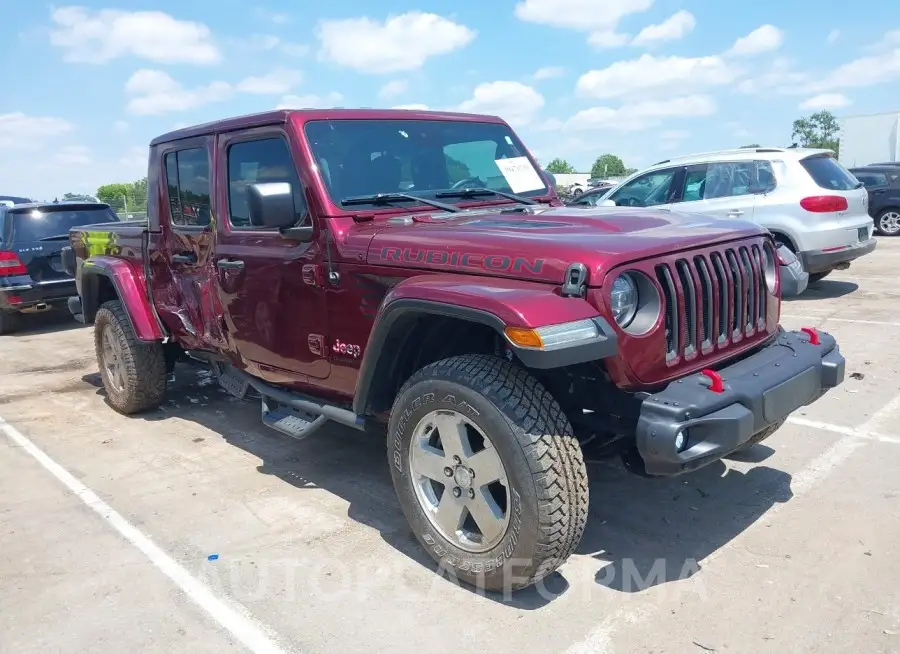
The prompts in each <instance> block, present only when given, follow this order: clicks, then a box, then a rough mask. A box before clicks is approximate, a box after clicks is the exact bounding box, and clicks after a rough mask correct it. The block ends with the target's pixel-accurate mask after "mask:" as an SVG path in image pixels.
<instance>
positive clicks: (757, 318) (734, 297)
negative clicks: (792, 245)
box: [656, 244, 774, 361]
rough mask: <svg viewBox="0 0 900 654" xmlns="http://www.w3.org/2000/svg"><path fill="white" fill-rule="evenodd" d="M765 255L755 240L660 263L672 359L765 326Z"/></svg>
mask: <svg viewBox="0 0 900 654" xmlns="http://www.w3.org/2000/svg"><path fill="white" fill-rule="evenodd" d="M772 259H773V260H774V257H772ZM765 261H766V257H765V254H764V253H763V251H762V246H760V245H757V244H751V245H740V246H736V247H729V248H725V249H722V250H720V251H714V252H707V253H705V254H700V255H696V256H693V257H684V258H680V259H675V261H674V263H664V264H660V265H658V266H656V278H657V281H659V284H660V286H661V287H662V300H663V311H664V312H665V314H664V316H665V329H666V360H667V361H671V360H673V359H676V358H678V357H690V356H691V355H693V354H694V353H695V352H697V351H698V350H699V351H704V350H707V349H708V348H711V347H712V346H713V345H714V344H716V345H723V344H727V343H729V342H736V341H738V340H741V339H743V338H744V337H745V336H750V335H752V334H754V333H756V331H757V330H764V329H765V327H766V317H767V316H766V307H767V306H768V304H767V301H766V296H767V293H768V291H767V289H766V278H765Z"/></svg>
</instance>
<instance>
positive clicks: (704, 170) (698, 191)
mask: <svg viewBox="0 0 900 654" xmlns="http://www.w3.org/2000/svg"><path fill="white" fill-rule="evenodd" d="M708 168H709V167H708V166H706V165H705V164H704V165H700V166H690V167H689V168H688V169H687V170H685V171H684V188H683V189H682V191H681V201H682V202H696V201H697V200H702V199H704V197H705V196H704V193H705V191H706V176H707V174H708V172H709V171H708Z"/></svg>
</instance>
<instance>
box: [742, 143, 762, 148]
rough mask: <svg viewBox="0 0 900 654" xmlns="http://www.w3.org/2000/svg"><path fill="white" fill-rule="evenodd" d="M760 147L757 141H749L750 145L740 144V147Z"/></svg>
mask: <svg viewBox="0 0 900 654" xmlns="http://www.w3.org/2000/svg"><path fill="white" fill-rule="evenodd" d="M758 147H760V145H759V143H751V144H750V145H742V146H741V148H758Z"/></svg>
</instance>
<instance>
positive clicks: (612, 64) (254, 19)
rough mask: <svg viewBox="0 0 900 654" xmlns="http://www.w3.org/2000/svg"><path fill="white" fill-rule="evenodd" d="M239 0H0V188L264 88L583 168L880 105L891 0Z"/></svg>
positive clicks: (289, 102)
mask: <svg viewBox="0 0 900 654" xmlns="http://www.w3.org/2000/svg"><path fill="white" fill-rule="evenodd" d="M253 3H254V0H240V1H239V0H180V1H178V2H174V1H172V0H157V1H156V2H155V3H152V4H151V3H146V4H144V3H137V2H118V3H116V2H113V1H112V0H105V1H100V2H95V1H94V0H87V1H86V2H84V3H83V4H80V5H66V4H59V5H41V4H39V3H25V2H15V1H14V0H0V5H5V7H4V8H3V11H2V14H3V20H2V22H0V43H2V45H0V48H2V50H0V70H2V71H3V72H2V76H0V79H2V80H3V83H4V86H5V88H4V89H3V92H2V94H0V194H6V195H25V196H29V197H32V198H35V199H52V198H53V197H56V196H61V195H62V194H63V193H66V192H72V193H94V192H95V191H96V188H97V187H98V186H99V185H101V184H105V183H110V182H119V181H131V180H134V179H137V178H140V177H142V176H144V175H145V174H146V168H147V160H146V154H147V144H148V143H149V141H150V139H152V138H153V137H154V136H156V135H158V134H162V133H165V132H168V131H170V130H172V129H174V128H177V127H182V126H185V125H192V124H196V123H202V122H207V121H210V120H216V119H219V118H225V117H228V116H236V115H241V114H245V113H252V112H257V111H265V110H267V109H274V108H278V107H298V108H300V107H330V106H342V107H427V108H430V109H438V110H443V111H446V110H460V111H469V112H476V113H488V114H495V115H499V116H501V117H502V118H504V119H505V120H506V121H507V122H509V123H510V124H511V125H512V126H513V128H514V129H515V130H516V131H517V133H518V134H519V135H520V136H521V138H522V139H523V141H524V142H525V143H526V145H528V147H529V149H530V150H531V151H532V153H533V154H534V155H535V156H536V157H537V158H538V159H539V161H540V162H541V164H542V165H546V164H547V163H549V161H550V160H551V159H553V158H555V157H561V158H564V159H566V160H568V161H569V162H570V163H571V164H573V165H574V166H575V167H576V169H578V170H580V171H585V172H587V171H589V170H590V166H591V163H592V162H593V161H594V159H596V157H598V156H599V155H601V154H603V153H606V152H610V153H613V154H616V155H618V156H620V157H622V159H623V160H624V162H625V164H626V166H629V167H637V168H640V167H642V166H646V165H649V164H652V163H654V162H655V161H658V160H660V159H665V158H667V157H670V156H674V155H680V154H688V153H691V152H701V151H708V150H716V149H722V148H730V147H739V146H741V145H745V144H747V143H760V144H762V145H772V146H784V145H789V144H790V142H791V124H792V122H793V120H794V119H795V118H798V117H801V116H805V115H809V114H810V113H813V112H814V111H817V110H820V109H828V110H830V111H832V112H833V113H835V115H837V116H839V117H841V116H845V115H851V114H866V113H879V112H886V111H897V110H900V3H898V2H897V0H870V1H869V2H867V3H866V5H865V7H864V8H861V9H860V10H855V9H852V7H851V6H850V5H847V4H846V3H837V2H836V0H790V2H787V1H785V0H777V1H776V0H755V1H754V2H733V3H724V2H713V1H712V0H688V1H681V2H676V1H675V0H490V1H489V2H488V1H486V0H480V1H477V2H476V1H475V0H470V1H469V2H459V1H456V2H450V1H449V0H379V2H377V3H376V2H363V1H362V0H344V1H343V2H334V3H321V2H318V3H313V2H310V1H309V0H294V1H293V2H290V1H288V0H260V2H259V3H258V4H253ZM376 7H377V8H376ZM829 7H832V8H829Z"/></svg>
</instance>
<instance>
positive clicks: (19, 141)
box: [0, 112, 72, 150]
mask: <svg viewBox="0 0 900 654" xmlns="http://www.w3.org/2000/svg"><path fill="white" fill-rule="evenodd" d="M71 131H72V123H70V122H69V121H68V120H65V119H63V118H55V117H51V116H29V115H27V114H24V113H22V112H15V113H11V114H0V150H5V149H10V150H12V149H17V148H33V147H34V146H36V145H41V144H43V143H44V142H47V141H51V140H54V139H56V138H57V137H59V136H62V135H63V134H65V133H67V132H71Z"/></svg>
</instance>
